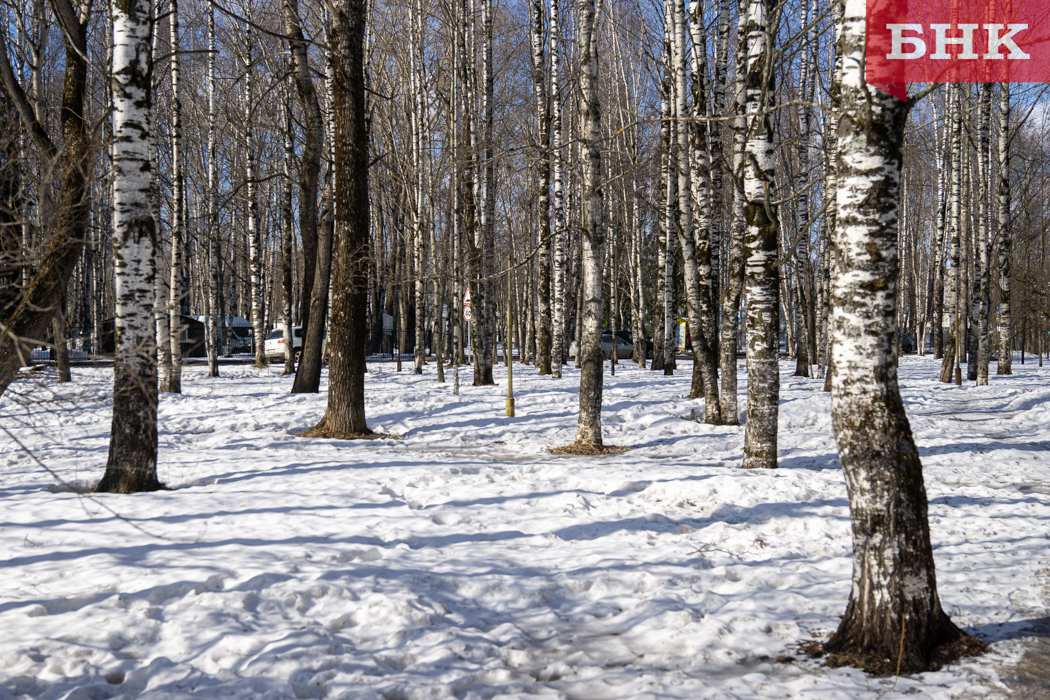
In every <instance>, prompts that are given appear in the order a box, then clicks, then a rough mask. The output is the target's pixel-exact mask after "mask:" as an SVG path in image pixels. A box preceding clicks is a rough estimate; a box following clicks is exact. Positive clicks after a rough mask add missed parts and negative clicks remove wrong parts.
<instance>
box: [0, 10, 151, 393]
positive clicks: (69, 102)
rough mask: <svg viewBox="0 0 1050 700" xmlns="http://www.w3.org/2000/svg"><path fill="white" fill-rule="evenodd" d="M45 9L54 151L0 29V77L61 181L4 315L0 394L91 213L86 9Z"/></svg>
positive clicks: (53, 305) (63, 278) (51, 304)
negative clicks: (52, 43) (55, 75)
mask: <svg viewBox="0 0 1050 700" xmlns="http://www.w3.org/2000/svg"><path fill="white" fill-rule="evenodd" d="M52 7H53V9H55V14H56V16H57V19H58V22H59V24H60V26H61V27H62V33H63V37H64V45H65V56H64V65H65V75H64V82H63V85H62V108H61V111H60V114H61V124H62V140H63V143H62V149H61V151H59V149H58V148H57V147H56V146H55V144H54V143H52V141H51V139H50V137H49V136H48V135H47V131H46V130H45V129H44V127H43V125H42V124H41V123H40V121H39V120H37V119H36V117H35V115H34V114H33V110H32V107H31V106H30V105H29V102H28V100H27V99H26V95H25V92H24V91H23V90H22V86H21V85H20V84H19V82H18V79H17V78H16V77H15V74H14V71H13V70H12V68H11V63H10V60H9V59H8V53H7V45H6V42H5V41H4V34H5V32H0V81H2V82H3V85H4V88H5V89H6V91H7V93H8V96H9V97H10V98H11V101H12V102H14V105H15V110H16V111H17V112H18V116H19V119H20V120H21V122H22V125H23V128H24V129H25V131H26V132H27V133H28V134H29V137H30V139H31V140H32V141H33V143H34V144H35V145H36V147H37V148H38V149H39V151H40V152H41V159H42V160H43V162H44V165H45V171H47V172H50V171H52V170H53V168H54V164H55V163H56V162H57V164H58V170H59V179H60V181H61V183H62V185H61V187H62V190H61V193H60V195H59V197H58V216H57V218H58V222H57V225H56V227H55V232H54V234H53V235H52V237H51V240H50V241H49V242H48V244H47V248H46V249H45V251H44V255H43V257H42V258H41V259H40V263H39V264H38V265H37V268H36V272H35V273H33V276H32V278H31V279H30V280H29V283H28V284H27V285H26V287H25V290H24V291H23V294H22V297H21V301H19V303H18V306H17V307H15V310H14V312H13V313H12V314H11V316H10V318H9V319H8V320H7V325H6V329H5V332H4V333H2V334H0V395H3V392H5V391H6V390H7V387H8V386H10V384H11V382H12V381H14V379H15V377H16V376H17V374H18V368H19V367H20V366H21V365H22V361H23V360H26V361H28V359H29V351H30V349H31V348H32V346H33V345H34V344H36V343H38V342H40V340H41V339H43V337H44V333H45V332H46V331H47V327H48V325H50V323H51V318H52V316H53V315H54V313H55V311H56V310H57V308H58V304H59V301H60V300H61V299H62V297H63V296H65V293H66V286H67V283H68V281H69V279H70V277H72V275H73V271H74V269H75V268H76V264H77V260H78V259H79V258H80V252H81V250H82V248H83V246H84V241H85V240H86V234H87V230H88V222H89V217H90V212H91V198H90V191H89V188H88V184H89V182H90V180H91V171H92V168H91V161H90V155H91V151H90V142H89V138H88V132H87V124H86V122H85V120H84V97H85V94H86V84H87V26H88V23H89V21H90V11H89V10H90V6H85V8H84V11H83V12H78V11H77V10H75V9H74V7H73V5H72V4H71V3H70V2H69V0H52ZM147 51H148V49H147Z"/></svg>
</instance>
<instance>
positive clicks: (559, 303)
mask: <svg viewBox="0 0 1050 700" xmlns="http://www.w3.org/2000/svg"><path fill="white" fill-rule="evenodd" d="M560 11H561V8H560V3H559V0H550V54H551V76H550V86H551V87H550V98H551V100H550V104H551V155H550V158H551V168H552V169H553V171H554V230H553V232H552V245H553V248H554V269H553V271H552V274H551V296H552V297H553V300H554V304H553V307H554V308H553V309H552V314H551V326H552V337H551V375H552V376H554V378H555V379H561V367H562V365H563V364H564V363H565V352H566V347H565V293H566V290H565V229H566V225H567V217H566V212H565V177H564V154H563V152H562V149H563V147H564V145H565V134H564V133H563V129H562V114H561V48H560V46H559V41H560V40H561V24H560V17H559V14H560Z"/></svg>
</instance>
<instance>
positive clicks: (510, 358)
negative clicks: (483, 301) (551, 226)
mask: <svg viewBox="0 0 1050 700" xmlns="http://www.w3.org/2000/svg"><path fill="white" fill-rule="evenodd" d="M507 289H508V294H507V338H506V343H507V417H508V418H513V417H514V347H513V346H512V345H511V338H512V337H513V336H512V335H511V316H510V299H511V297H510V294H509V290H510V275H509V274H508V275H507Z"/></svg>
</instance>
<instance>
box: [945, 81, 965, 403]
mask: <svg viewBox="0 0 1050 700" xmlns="http://www.w3.org/2000/svg"><path fill="white" fill-rule="evenodd" d="M951 91H952V110H951V115H950V121H951V156H950V158H951V169H952V174H951V204H950V208H949V218H948V229H949V240H950V246H951V253H950V255H951V266H950V267H949V269H948V279H947V281H946V282H945V285H944V313H945V316H946V317H947V324H948V339H947V341H946V342H945V344H944V360H943V362H942V364H941V381H942V382H946V383H950V382H951V381H952V377H953V374H954V369H955V366H956V357H957V353H958V345H959V343H958V342H957V341H958V340H959V338H958V333H957V330H958V324H957V323H956V318H955V315H956V311H957V308H956V306H957V304H956V302H957V299H958V295H959V228H960V226H961V223H962V222H961V220H962V210H961V207H962V88H961V86H960V85H959V84H958V83H955V84H953V85H952V86H951Z"/></svg>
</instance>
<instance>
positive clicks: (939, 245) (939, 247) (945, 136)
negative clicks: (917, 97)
mask: <svg viewBox="0 0 1050 700" xmlns="http://www.w3.org/2000/svg"><path fill="white" fill-rule="evenodd" d="M954 95H955V90H954V89H953V90H951V91H949V93H948V100H949V101H948V116H949V117H951V115H952V114H953V111H952V110H953V108H952V99H953V96H954ZM940 131H941V138H940V139H939V140H940V144H939V146H940V148H938V149H937V159H936V161H937V238H936V241H935V244H934V252H933V263H932V264H933V265H934V266H935V267H936V270H937V272H936V282H935V284H934V288H933V294H934V301H933V357H934V359H937V360H940V359H941V358H943V357H944V329H943V326H944V243H945V231H946V230H947V223H948V200H949V198H948V192H947V189H948V175H947V173H948V170H949V168H951V167H953V166H952V165H951V150H950V149H949V148H948V146H949V144H950V141H951V128H950V127H949V126H947V125H946V126H944V127H943V128H942V129H940Z"/></svg>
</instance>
